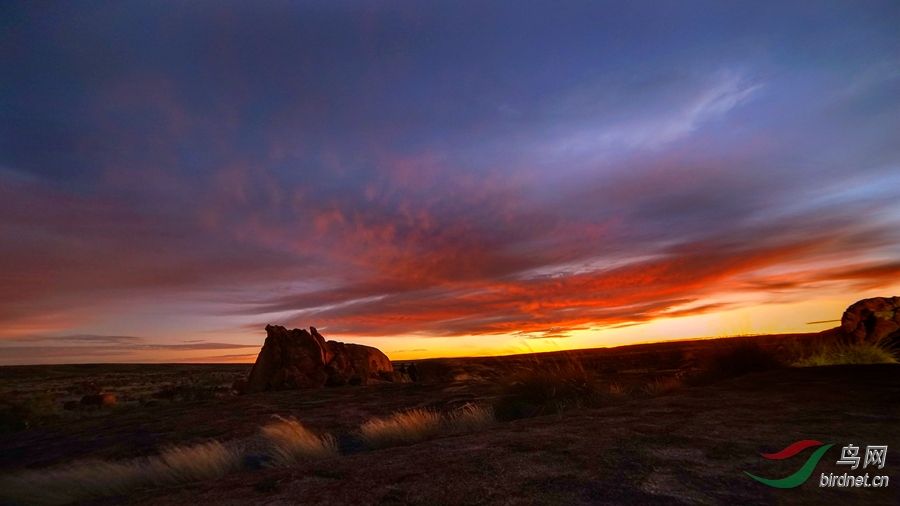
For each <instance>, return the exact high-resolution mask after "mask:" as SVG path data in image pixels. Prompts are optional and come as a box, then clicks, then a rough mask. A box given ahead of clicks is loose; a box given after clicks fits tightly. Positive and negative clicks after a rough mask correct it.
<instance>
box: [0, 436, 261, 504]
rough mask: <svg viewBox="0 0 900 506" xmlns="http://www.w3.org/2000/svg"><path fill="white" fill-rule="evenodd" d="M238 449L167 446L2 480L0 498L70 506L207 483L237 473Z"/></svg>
mask: <svg viewBox="0 0 900 506" xmlns="http://www.w3.org/2000/svg"><path fill="white" fill-rule="evenodd" d="M242 455H243V453H242V451H241V450H240V448H237V447H234V446H229V445H223V444H222V443H219V442H217V441H213V442H209V443H203V444H199V445H195V446H190V447H184V448H171V449H168V450H165V451H163V452H162V453H161V454H160V455H159V456H156V457H150V458H147V459H134V460H130V461H125V462H106V461H83V462H75V463H72V464H68V465H65V466H60V467H56V468H51V469H42V470H36V471H26V472H23V473H19V474H15V475H11V476H7V477H4V478H2V479H0V497H3V498H8V499H11V500H12V501H14V502H22V503H25V504H68V503H71V502H76V501H84V500H87V499H90V498H93V497H102V496H109V495H127V494H129V493H131V492H134V491H135V490H139V489H143V488H152V487H158V486H164V485H172V484H178V483H187V482H192V481H199V480H206V479H211V478H216V477H219V476H222V475H224V474H226V473H228V472H229V471H232V470H235V469H238V468H239V467H240V463H241V457H242Z"/></svg>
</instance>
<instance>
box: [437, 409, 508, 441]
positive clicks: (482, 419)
mask: <svg viewBox="0 0 900 506" xmlns="http://www.w3.org/2000/svg"><path fill="white" fill-rule="evenodd" d="M494 422H496V419H495V418H494V408H492V407H491V406H480V405H477V404H470V403H466V405H465V406H463V407H461V408H459V409H457V410H455V411H453V412H451V413H449V414H447V415H446V416H445V417H443V419H442V422H441V423H442V426H443V428H442V431H443V432H446V433H448V434H462V433H465V432H474V431H476V430H480V429H483V428H485V427H487V426H488V425H491V424H492V423H494Z"/></svg>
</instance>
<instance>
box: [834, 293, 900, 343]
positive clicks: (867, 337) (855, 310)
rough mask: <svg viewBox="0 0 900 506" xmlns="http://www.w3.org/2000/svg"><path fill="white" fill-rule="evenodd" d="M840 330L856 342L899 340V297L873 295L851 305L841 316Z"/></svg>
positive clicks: (889, 341) (894, 341)
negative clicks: (873, 296)
mask: <svg viewBox="0 0 900 506" xmlns="http://www.w3.org/2000/svg"><path fill="white" fill-rule="evenodd" d="M841 330H843V331H844V334H845V335H846V336H847V338H848V339H849V340H850V341H852V342H856V343H862V342H868V343H873V344H893V343H896V342H897V341H900V297H889V298H888V297H875V298H872V299H863V300H861V301H859V302H856V303H855V304H853V305H851V306H850V307H848V308H847V310H846V311H844V315H843V316H842V317H841Z"/></svg>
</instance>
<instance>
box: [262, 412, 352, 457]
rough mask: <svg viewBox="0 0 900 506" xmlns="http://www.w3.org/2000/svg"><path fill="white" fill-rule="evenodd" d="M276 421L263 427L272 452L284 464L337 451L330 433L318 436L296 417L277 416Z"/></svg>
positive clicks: (326, 455)
mask: <svg viewBox="0 0 900 506" xmlns="http://www.w3.org/2000/svg"><path fill="white" fill-rule="evenodd" d="M275 418H276V420H277V421H275V422H274V423H270V424H269V425H266V426H265V427H263V428H262V434H263V436H264V437H265V438H266V439H267V440H268V441H269V444H270V445H271V447H272V453H273V455H274V457H275V458H276V459H278V461H280V462H281V463H283V464H291V463H293V462H296V461H298V460H301V459H321V458H325V457H330V456H332V455H334V454H336V453H337V445H336V444H335V441H334V438H333V437H331V436H330V435H325V436H321V437H319V436H316V435H315V434H313V433H312V432H311V431H309V430H308V429H307V428H306V427H304V426H303V425H302V424H301V423H300V422H298V421H297V420H296V419H295V418H282V417H280V416H275Z"/></svg>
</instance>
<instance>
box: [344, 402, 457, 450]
mask: <svg viewBox="0 0 900 506" xmlns="http://www.w3.org/2000/svg"><path fill="white" fill-rule="evenodd" d="M440 428H441V415H440V413H437V412H434V411H430V410H427V409H415V410H412V411H405V412H402V413H396V414H394V415H391V416H390V417H388V418H384V419H382V418H375V419H372V420H369V421H368V422H366V423H365V424H363V425H362V427H360V428H359V432H360V436H361V438H362V440H363V442H365V443H366V445H368V446H369V447H371V448H375V449H379V448H387V447H390V446H401V445H409V444H413V443H418V442H420V441H425V440H426V439H431V438H433V437H435V436H436V435H437V434H438V432H439V431H440Z"/></svg>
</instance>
